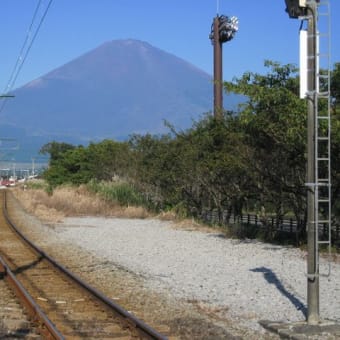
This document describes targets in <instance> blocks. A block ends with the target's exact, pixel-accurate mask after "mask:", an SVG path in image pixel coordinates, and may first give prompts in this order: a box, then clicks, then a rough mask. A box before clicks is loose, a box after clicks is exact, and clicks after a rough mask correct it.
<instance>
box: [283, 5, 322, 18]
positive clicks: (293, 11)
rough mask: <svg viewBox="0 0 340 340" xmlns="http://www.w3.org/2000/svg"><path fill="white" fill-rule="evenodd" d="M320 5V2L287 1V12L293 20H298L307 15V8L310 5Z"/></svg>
mask: <svg viewBox="0 0 340 340" xmlns="http://www.w3.org/2000/svg"><path fill="white" fill-rule="evenodd" d="M312 2H315V3H319V2H320V0H285V3H286V12H287V13H288V15H289V17H290V18H292V19H298V18H301V17H304V16H306V15H307V7H308V6H309V4H310V3H312Z"/></svg>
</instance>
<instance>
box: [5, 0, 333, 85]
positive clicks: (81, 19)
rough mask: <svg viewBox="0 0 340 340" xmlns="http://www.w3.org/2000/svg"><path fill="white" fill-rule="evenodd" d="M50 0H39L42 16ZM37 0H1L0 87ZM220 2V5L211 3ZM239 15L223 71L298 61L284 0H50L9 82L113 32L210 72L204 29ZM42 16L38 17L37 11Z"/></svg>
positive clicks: (295, 26) (226, 74) (34, 74)
mask: <svg viewBox="0 0 340 340" xmlns="http://www.w3.org/2000/svg"><path fill="white" fill-rule="evenodd" d="M48 2H49V0H43V1H42V7H41V10H40V12H39V15H40V16H41V15H42V14H43V11H44V9H45V8H46V6H47V4H48ZM329 2H330V5H331V19H332V45H331V46H332V49H331V55H332V56H331V61H332V64H333V63H334V62H339V61H340V43H339V33H340V20H337V19H336V14H338V13H340V0H329ZM37 3H38V0H0V4H1V11H0V28H1V32H2V33H1V36H0V43H1V48H0V91H3V89H4V88H6V84H7V81H8V79H9V77H10V74H11V71H12V69H13V67H14V64H15V62H16V60H17V57H18V55H19V51H20V49H21V46H22V44H23V42H24V39H25V37H26V34H27V31H28V27H29V26H30V23H31V19H32V16H33V13H34V10H35V8H36V6H37ZM217 4H218V6H217ZM217 8H218V12H219V14H225V15H227V16H237V17H238V18H239V32H238V33H237V34H236V36H235V38H234V40H232V41H230V42H228V43H226V44H224V45H223V78H224V79H225V80H231V79H232V78H233V77H235V76H236V77H239V76H241V75H242V74H243V73H244V72H246V71H254V72H264V67H263V63H264V60H265V59H270V60H274V61H278V62H281V63H283V64H286V63H294V64H298V60H299V41H298V32H299V27H300V21H299V20H296V19H295V20H294V19H289V17H288V15H287V13H285V1H284V0H261V1H254V0H219V1H216V0H54V1H53V3H52V5H51V7H50V9H49V12H48V14H47V17H46V19H45V21H44V23H43V25H42V27H41V29H40V31H39V35H38V36H37V38H36V40H35V42H34V44H33V46H32V49H31V51H30V53H29V55H28V58H27V60H26V62H25V64H24V65H23V68H22V71H21V72H20V74H19V77H18V79H17V81H16V84H15V86H14V88H16V87H19V86H21V85H23V84H25V83H27V82H29V81H31V80H33V79H36V78H38V77H40V76H42V75H44V74H46V73H47V72H49V71H51V70H53V69H55V68H57V67H59V66H61V65H63V64H65V63H67V62H68V61H70V60H72V59H74V58H76V57H78V56H80V55H82V54H84V53H86V52H87V51H89V50H91V49H93V48H96V47H97V46H99V45H101V44H102V43H104V42H107V41H110V40H115V39H128V38H129V39H138V40H142V41H146V42H148V43H150V44H151V45H153V46H155V47H158V48H160V49H162V50H165V51H166V52H169V53H172V54H174V55H176V56H178V57H180V58H183V59H184V60H186V61H188V62H190V63H192V64H193V65H195V66H197V67H199V68H201V69H202V70H204V71H206V72H207V73H209V74H212V73H213V47H212V45H211V43H210V40H209V37H208V36H209V33H210V29H211V24H212V20H213V18H214V16H215V15H216V13H217ZM39 18H40V17H39Z"/></svg>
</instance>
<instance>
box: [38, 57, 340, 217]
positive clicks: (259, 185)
mask: <svg viewBox="0 0 340 340" xmlns="http://www.w3.org/2000/svg"><path fill="white" fill-rule="evenodd" d="M265 65H266V66H267V73H266V74H259V73H252V72H247V73H245V74H243V76H242V77H240V78H236V79H234V80H233V81H231V82H226V83H224V88H225V91H227V92H233V93H237V94H241V95H244V101H243V103H242V104H240V107H239V108H238V110H237V112H232V111H228V112H224V115H223V117H221V118H219V119H217V118H214V117H213V116H212V115H211V114H210V113H208V114H205V115H203V116H202V117H201V118H200V119H199V120H198V121H195V122H193V124H192V127H190V128H189V129H186V130H182V131H177V130H176V129H175V128H174V127H172V126H171V124H169V123H166V125H167V127H168V133H165V134H161V135H151V134H145V135H132V136H130V137H129V139H128V140H127V141H124V142H118V141H114V140H109V139H106V140H103V141H101V142H98V143H90V144H89V145H87V146H74V145H71V144H68V143H59V142H50V143H48V144H46V145H44V146H43V147H42V149H41V153H43V154H49V156H50V161H49V167H48V169H47V170H46V171H45V172H44V174H43V176H44V178H45V179H46V180H47V182H48V183H49V185H50V186H51V188H54V187H55V186H58V185H61V184H64V183H72V184H75V185H79V184H83V183H88V182H89V181H91V180H92V181H93V180H95V181H112V180H114V179H119V180H120V181H124V182H126V183H129V184H130V185H131V187H133V188H134V190H136V191H138V193H139V194H141V195H142V196H143V197H144V199H145V202H148V206H149V207H152V208H153V209H155V210H168V209H172V210H175V211H176V212H178V213H181V214H184V215H186V216H200V214H201V213H202V211H203V210H204V209H211V210H212V209H214V210H216V211H218V212H219V213H222V211H227V212H228V214H230V215H231V214H233V215H240V214H241V213H242V211H250V212H255V213H256V212H259V211H261V210H262V213H265V214H275V215H276V216H277V217H279V218H283V216H285V215H287V214H290V215H291V216H294V217H295V218H296V219H297V220H299V219H301V217H303V216H305V215H306V190H307V189H306V186H305V183H306V162H307V161H306V157H307V156H306V143H307V118H306V116H307V115H306V112H307V105H306V101H305V100H301V99H300V98H299V78H298V69H297V68H296V67H295V66H294V65H291V64H288V65H281V64H279V63H276V62H272V61H266V62H265ZM331 93H332V113H331V119H332V138H331V152H332V160H331V164H332V169H331V172H332V197H333V212H334V215H335V216H338V217H339V215H340V201H339V199H338V196H339V191H340V171H339V170H340V169H339V168H340V159H339V158H340V120H339V118H340V117H339V106H340V63H336V64H335V65H334V68H333V70H332V82H331ZM324 109H326V108H325V107H322V106H320V108H319V110H324Z"/></svg>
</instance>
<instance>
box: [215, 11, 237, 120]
mask: <svg viewBox="0 0 340 340" xmlns="http://www.w3.org/2000/svg"><path fill="white" fill-rule="evenodd" d="M237 31H238V19H237V18H236V17H234V16H233V17H230V18H229V17H227V16H225V15H218V14H217V15H216V17H215V18H214V20H213V23H212V26H211V32H210V35H209V38H210V40H211V43H212V44H213V46H214V116H215V118H221V117H222V114H223V92H222V91H223V80H222V44H223V43H225V42H227V41H230V40H232V39H233V38H234V35H235V33H236V32H237Z"/></svg>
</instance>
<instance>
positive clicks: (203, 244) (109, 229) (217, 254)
mask: <svg viewBox="0 0 340 340" xmlns="http://www.w3.org/2000/svg"><path fill="white" fill-rule="evenodd" d="M53 229H54V231H55V232H57V234H58V237H59V238H62V239H65V240H67V241H68V242H71V243H73V244H75V245H78V246H79V247H82V248H83V249H85V250H86V251H90V252H92V253H93V254H95V255H96V256H98V257H101V258H105V259H107V260H108V261H111V262H114V263H116V264H117V265H119V266H122V267H124V268H126V269H127V270H129V271H131V272H134V273H135V274H137V275H141V276H142V277H143V278H144V279H145V281H146V282H147V285H148V286H149V287H150V288H151V289H153V290H156V291H160V292H166V293H167V294H172V295H173V296H174V297H176V298H181V299H185V300H193V301H199V302H202V303H204V304H208V305H211V306H213V307H216V308H219V309H220V311H223V313H224V314H225V316H226V317H228V318H231V319H232V320H235V322H237V323H239V324H240V325H241V326H242V327H245V328H247V329H253V330H257V331H260V330H261V326H260V325H259V324H258V321H259V320H264V319H267V320H275V321H284V322H288V321H302V320H305V315H306V309H307V307H306V301H307V298H306V295H307V279H306V276H305V273H306V254H305V252H303V251H301V250H299V249H294V248H289V247H283V246H276V245H271V244H266V243H261V242H258V241H253V240H233V239H227V238H225V237H224V236H223V235H222V234H220V233H218V232H206V231H199V230H193V229H190V228H185V227H181V228H179V227H176V224H174V223H173V222H168V221H160V220H157V219H144V220H139V219H117V218H98V217H81V218H73V217H72V218H71V217H70V218H65V220H64V223H62V224H58V225H56V226H55V228H53ZM320 272H321V273H327V272H328V264H327V262H326V261H325V260H324V259H321V264H320ZM320 315H321V318H323V319H331V320H336V321H340V264H339V263H335V262H332V264H331V276H330V277H329V278H326V277H321V278H320Z"/></svg>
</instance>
